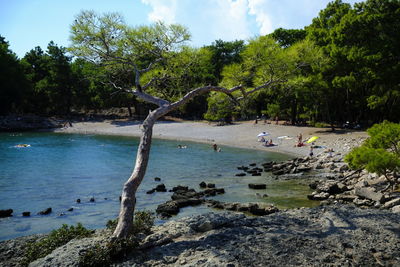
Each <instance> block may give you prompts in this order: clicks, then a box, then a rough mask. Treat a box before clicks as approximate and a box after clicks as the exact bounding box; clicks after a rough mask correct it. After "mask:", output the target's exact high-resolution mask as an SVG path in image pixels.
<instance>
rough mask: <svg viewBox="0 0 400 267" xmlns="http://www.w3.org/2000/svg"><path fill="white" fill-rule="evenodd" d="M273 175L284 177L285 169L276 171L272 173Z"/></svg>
mask: <svg viewBox="0 0 400 267" xmlns="http://www.w3.org/2000/svg"><path fill="white" fill-rule="evenodd" d="M272 174H273V175H283V174H285V170H284V169H280V170H276V171H273V172H272Z"/></svg>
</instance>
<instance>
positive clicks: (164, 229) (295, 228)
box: [0, 205, 400, 266]
mask: <svg viewBox="0 0 400 267" xmlns="http://www.w3.org/2000/svg"><path fill="white" fill-rule="evenodd" d="M152 230H153V231H152V233H151V234H150V235H148V236H146V237H145V236H143V237H142V240H141V241H140V245H139V248H138V249H137V250H135V251H132V252H131V253H130V254H129V255H128V257H126V258H124V259H121V261H120V262H118V263H115V265H114V266H399V264H400V214H398V213H397V214H396V213H392V212H390V211H388V210H378V209H372V210H371V209H361V208H358V207H355V206H350V205H340V206H339V205H332V206H320V207H317V208H311V209H310V208H302V209H295V210H288V211H280V212H277V213H274V214H271V215H268V216H263V217H246V216H245V215H243V214H241V213H208V214H205V215H199V216H194V217H187V218H182V219H180V220H177V221H171V222H168V223H166V224H164V225H161V226H157V227H153V229H152ZM32 238H34V237H23V238H18V239H14V240H9V241H5V242H2V243H1V246H0V248H1V249H0V256H1V258H2V259H5V260H3V262H2V264H3V266H18V263H17V261H18V256H20V255H21V249H20V248H21V245H22V244H23V243H24V242H25V241H26V240H27V239H32ZM106 239H107V231H105V230H99V231H97V232H96V234H95V237H92V238H85V239H81V240H72V241H71V242H69V243H68V244H66V245H64V246H62V247H60V248H58V249H56V250H54V251H53V253H51V254H50V255H48V256H46V257H45V258H42V259H39V260H37V261H35V262H33V263H31V265H30V266H79V262H78V259H79V255H82V254H83V253H85V251H87V250H88V249H89V248H90V247H93V246H94V245H95V244H96V243H97V242H104V240H106Z"/></svg>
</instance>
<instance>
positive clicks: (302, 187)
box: [0, 133, 316, 240]
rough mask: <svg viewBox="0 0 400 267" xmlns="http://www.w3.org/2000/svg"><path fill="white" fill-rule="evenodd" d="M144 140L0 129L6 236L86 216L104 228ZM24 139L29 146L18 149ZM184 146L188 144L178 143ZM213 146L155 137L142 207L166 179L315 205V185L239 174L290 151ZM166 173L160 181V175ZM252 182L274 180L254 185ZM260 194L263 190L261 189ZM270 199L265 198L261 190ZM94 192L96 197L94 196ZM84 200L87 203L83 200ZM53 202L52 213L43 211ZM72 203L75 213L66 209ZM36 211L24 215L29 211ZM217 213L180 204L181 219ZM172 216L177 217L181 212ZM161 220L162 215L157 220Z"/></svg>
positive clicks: (0, 198) (0, 222)
mask: <svg viewBox="0 0 400 267" xmlns="http://www.w3.org/2000/svg"><path fill="white" fill-rule="evenodd" d="M138 143H139V139H138V138H133V137H120V136H118V137H117V136H101V135H77V134H56V133H0V170H1V171H0V209H10V208H11V209H13V210H14V213H13V216H12V217H8V218H0V240H5V239H10V238H15V237H18V236H24V235H29V234H35V233H45V232H49V231H50V230H52V229H55V228H59V227H60V226H61V225H62V224H74V225H75V224H76V223H78V222H81V223H82V224H83V225H84V226H85V227H87V228H92V229H94V228H101V227H104V226H105V224H106V222H107V221H108V220H110V219H114V218H116V217H117V216H118V213H119V204H120V203H119V196H120V194H121V190H122V186H123V184H124V182H125V181H126V180H127V178H128V177H129V176H130V174H131V172H132V169H133V167H134V161H135V156H136V150H137V145H138ZM18 144H28V145H29V146H27V147H19V146H18ZM178 145H184V146H186V148H183V149H179V148H178ZM221 148H222V151H221V152H215V151H213V149H212V147H211V144H198V143H191V142H177V141H165V140H153V144H152V148H151V153H150V162H149V165H148V168H147V172H146V176H145V178H144V180H143V182H142V184H141V185H140V187H139V190H138V193H137V196H136V197H137V205H136V209H137V210H145V209H146V210H150V211H155V209H156V207H157V205H159V204H161V203H163V202H165V201H167V200H170V196H171V194H172V193H170V192H165V193H162V192H155V193H153V194H146V192H147V191H149V190H151V189H152V188H154V187H156V186H157V184H159V183H164V184H165V186H166V187H167V189H171V188H172V187H174V186H177V185H186V186H189V187H190V188H194V189H195V190H197V191H199V190H200V188H199V183H200V182H202V181H205V182H206V183H215V184H216V186H217V187H219V188H220V187H222V188H225V191H226V193H225V194H223V195H218V196H216V197H214V199H217V200H220V201H226V202H266V203H271V204H275V205H276V206H278V207H279V208H293V207H302V206H313V205H316V203H315V202H311V201H309V200H307V198H306V195H307V194H308V193H309V188H308V186H307V185H306V184H305V183H304V182H302V180H297V181H278V180H275V179H274V178H273V177H272V176H271V175H270V174H268V173H263V175H262V176H254V177H253V176H245V177H237V176H235V174H236V173H238V172H240V171H238V170H237V166H242V165H248V164H250V163H257V164H258V165H259V164H261V163H263V162H266V161H271V160H275V161H280V160H287V159H289V158H290V157H289V156H287V155H283V154H277V153H269V152H264V151H255V150H247V149H238V148H231V147H221ZM155 177H159V178H161V181H160V182H157V181H155V180H154V178H155ZM249 183H267V184H268V186H267V189H265V190H252V189H249V188H248V184H249ZM256 193H257V194H256ZM264 194H266V195H268V197H262V195H264ZM90 198H94V199H95V201H94V202H90ZM77 199H81V203H77V202H76V200H77ZM48 207H51V208H52V210H53V212H52V213H51V214H49V215H38V214H37V213H38V212H39V211H41V210H44V209H46V208H48ZM70 208H73V211H67V210H68V209H70ZM24 211H29V212H31V216H30V217H23V216H22V212H24ZM209 211H214V212H218V211H217V210H212V209H210V208H207V207H206V206H198V207H188V208H184V209H181V212H180V213H179V215H178V216H176V217H182V216H188V215H193V214H199V213H204V212H209ZM176 217H173V218H176ZM156 222H157V223H161V222H162V220H160V219H158V220H157V221H156Z"/></svg>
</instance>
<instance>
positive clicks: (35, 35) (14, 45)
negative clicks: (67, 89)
mask: <svg viewBox="0 0 400 267" xmlns="http://www.w3.org/2000/svg"><path fill="white" fill-rule="evenodd" d="M329 2H330V0H0V35H1V36H3V37H5V38H6V40H7V41H8V42H9V44H10V48H11V50H12V51H13V52H15V53H16V54H17V55H18V56H19V57H20V58H21V57H23V56H24V55H25V53H26V52H28V51H29V50H31V49H33V48H34V47H36V46H40V47H42V49H43V50H45V49H46V47H47V44H48V43H49V42H50V41H54V42H55V43H56V44H58V45H61V46H65V47H66V46H68V44H69V41H68V37H69V25H70V24H71V23H72V22H73V20H74V17H75V15H77V14H78V13H79V12H80V11H81V10H94V11H96V12H98V13H104V12H119V13H121V14H122V15H123V16H124V17H125V20H126V22H127V24H129V25H131V26H137V25H144V24H150V23H152V22H154V21H157V20H163V21H165V22H167V23H180V24H183V25H185V26H187V27H188V28H189V30H190V32H191V34H192V41H191V45H193V46H196V47H200V46H203V45H208V44H211V43H212V42H213V41H215V40H216V39H222V40H225V41H232V40H236V39H244V40H246V39H249V38H251V37H254V36H258V35H263V34H268V33H271V32H272V31H274V29H277V28H279V27H283V28H287V29H301V28H303V27H304V26H307V25H309V24H310V23H311V20H312V19H313V18H314V17H316V16H317V15H318V12H319V11H320V10H321V9H323V8H325V7H326V5H327V4H328V3H329ZM343 2H346V3H351V4H354V3H355V2H361V0H343Z"/></svg>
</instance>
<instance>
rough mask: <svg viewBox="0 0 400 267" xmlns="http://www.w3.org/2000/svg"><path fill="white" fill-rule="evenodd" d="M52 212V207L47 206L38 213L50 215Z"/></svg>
mask: <svg viewBox="0 0 400 267" xmlns="http://www.w3.org/2000/svg"><path fill="white" fill-rule="evenodd" d="M51 212H52V210H51V208H47V209H45V210H42V211H40V212H39V213H38V214H39V215H48V214H50V213H51Z"/></svg>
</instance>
